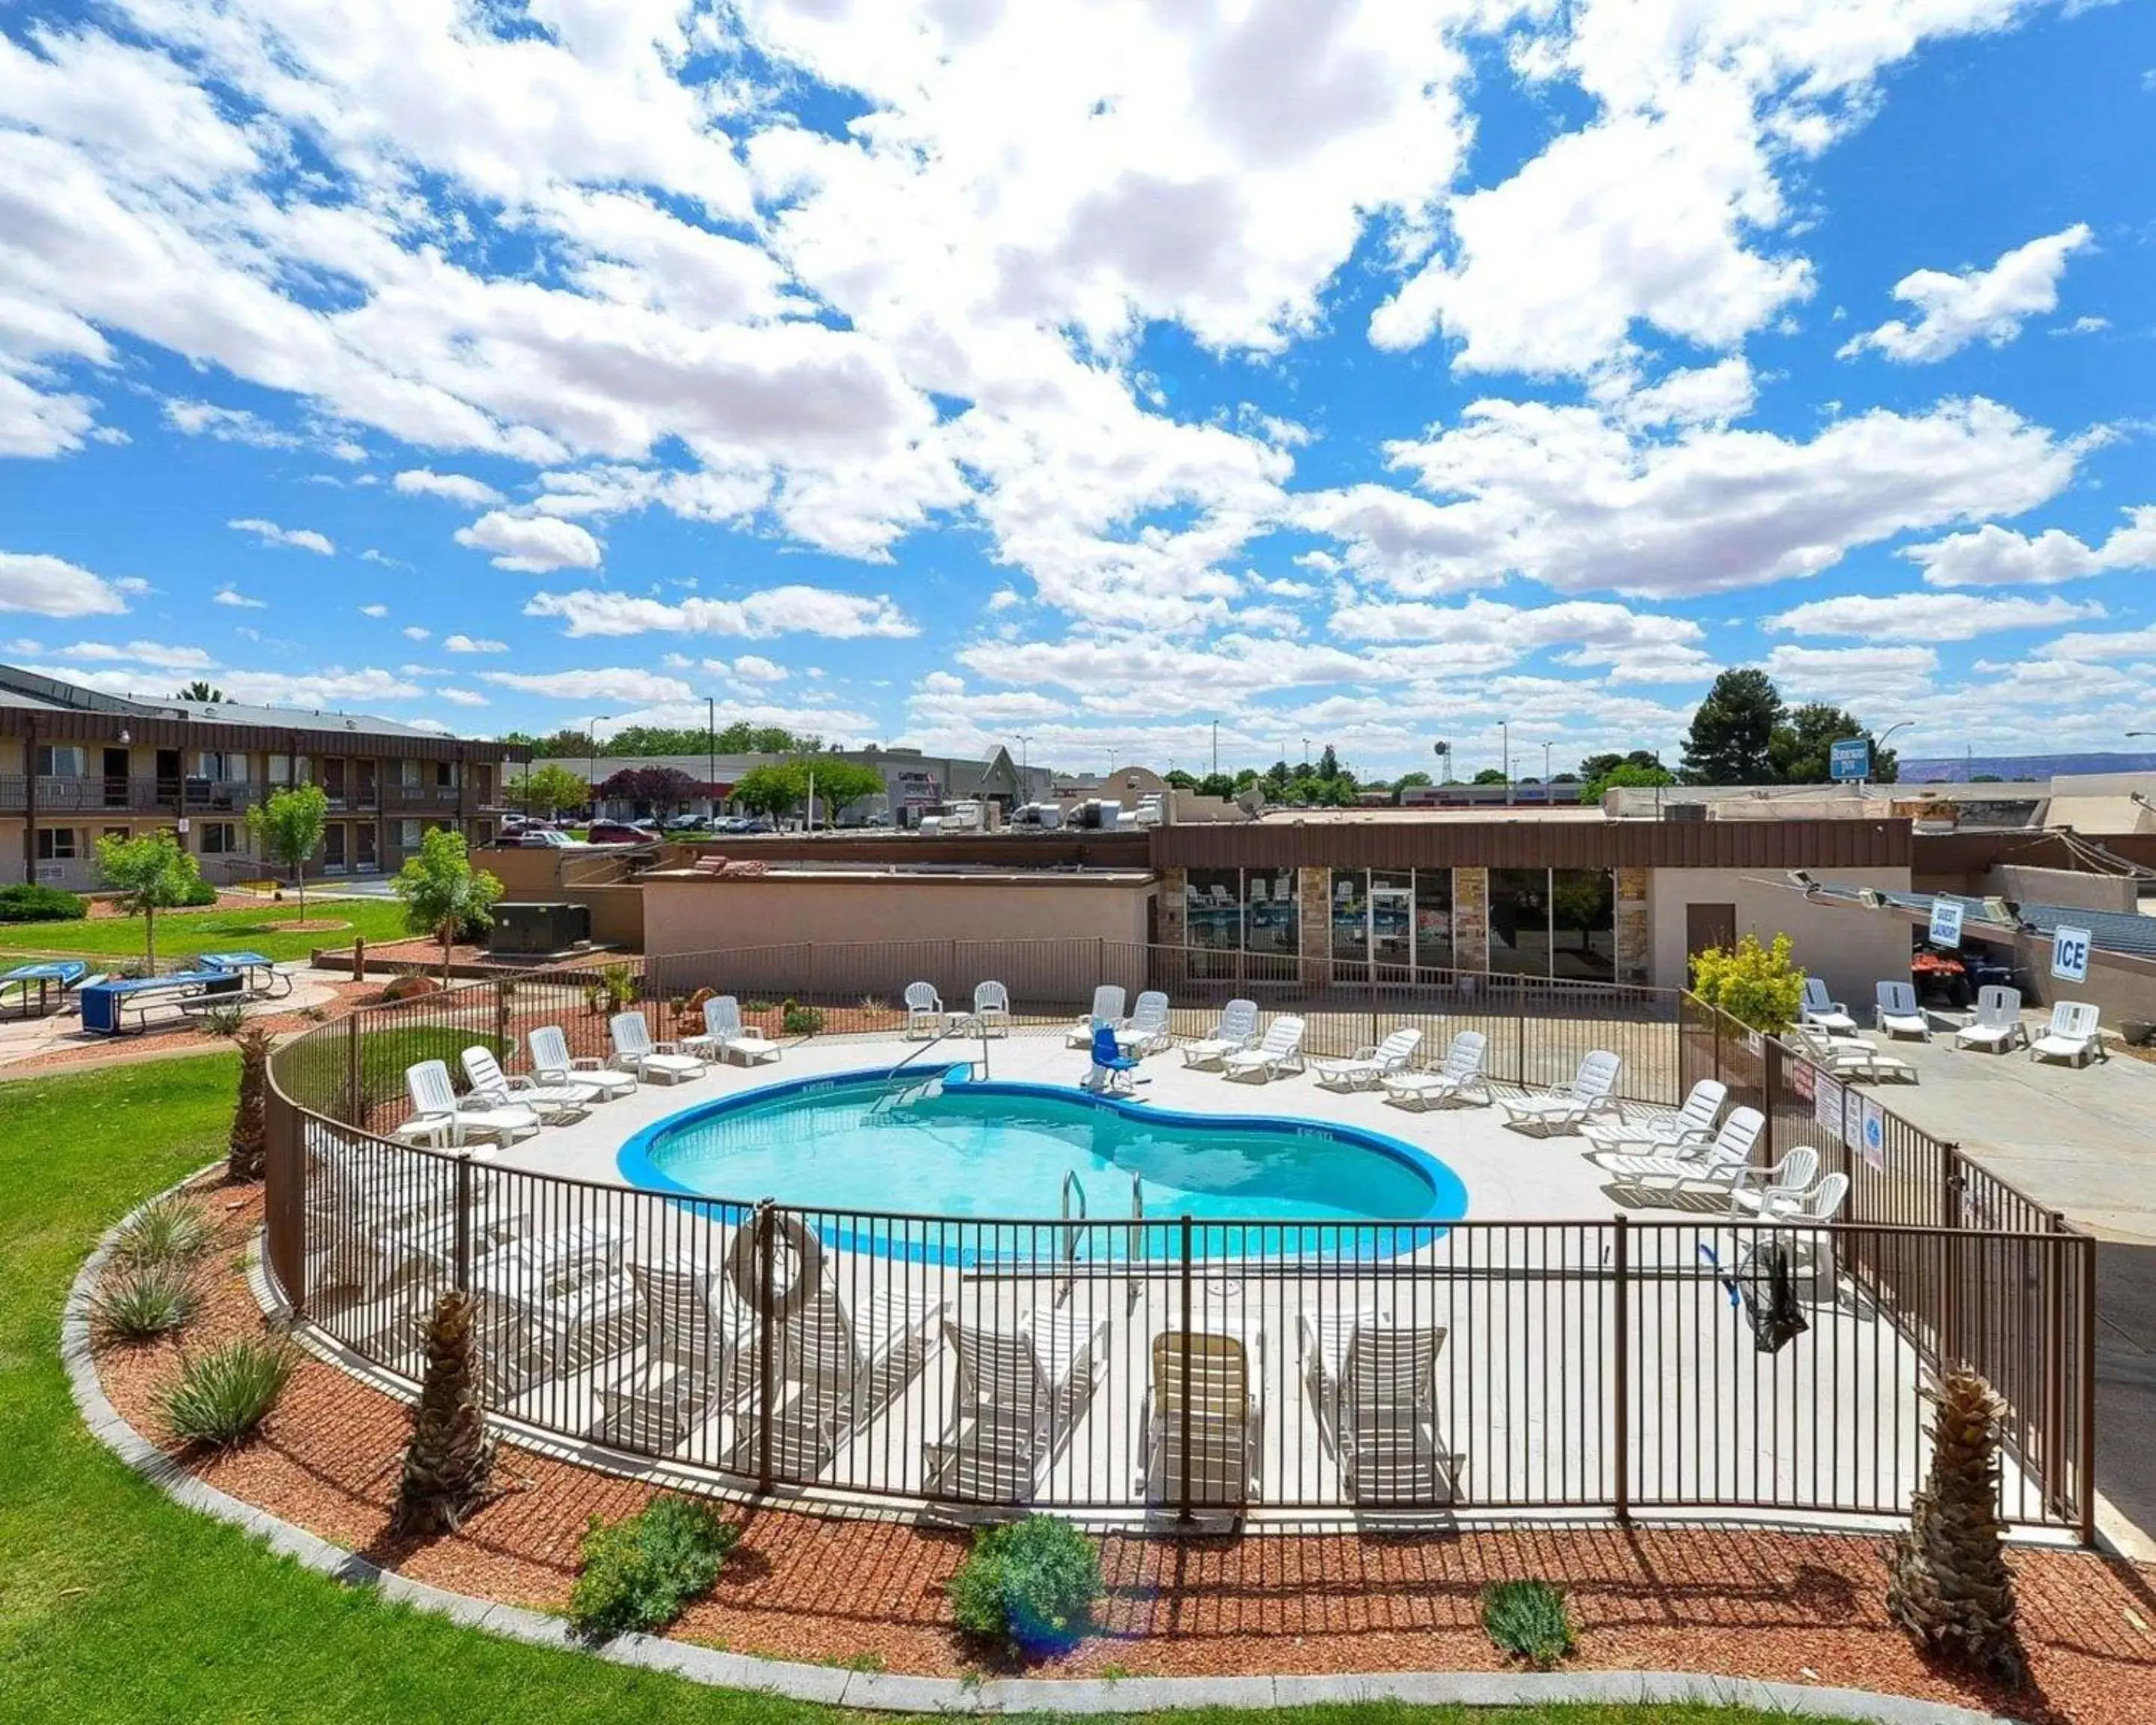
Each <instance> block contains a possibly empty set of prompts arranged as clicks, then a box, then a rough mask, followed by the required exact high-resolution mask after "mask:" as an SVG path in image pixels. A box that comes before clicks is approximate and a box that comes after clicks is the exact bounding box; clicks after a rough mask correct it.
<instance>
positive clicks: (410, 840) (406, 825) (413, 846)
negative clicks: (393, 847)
mask: <svg viewBox="0 0 2156 1725" xmlns="http://www.w3.org/2000/svg"><path fill="white" fill-rule="evenodd" d="M426 829H427V824H426V822H424V821H423V820H400V821H398V823H397V848H398V850H418V848H419V835H420V834H422V833H423V832H425V831H426Z"/></svg>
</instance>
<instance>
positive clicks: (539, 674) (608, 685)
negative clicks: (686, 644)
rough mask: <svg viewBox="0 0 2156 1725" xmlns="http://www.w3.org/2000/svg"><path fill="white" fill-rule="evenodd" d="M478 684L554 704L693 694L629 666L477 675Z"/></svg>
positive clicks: (671, 681)
mask: <svg viewBox="0 0 2156 1725" xmlns="http://www.w3.org/2000/svg"><path fill="white" fill-rule="evenodd" d="M480 680H481V681H483V682H488V683H496V684H499V685H500V686H501V687H503V688H505V689H516V690H518V691H521V692H522V693H524V694H526V695H544V696H551V697H552V699H554V700H556V701H687V700H690V698H692V697H693V696H694V695H695V694H696V691H694V690H693V689H691V688H690V686H689V685H687V684H686V683H685V682H683V681H682V680H680V678H679V677H662V676H660V675H657V674H656V673H654V672H652V671H647V670H636V669H634V667H631V666H627V665H616V666H613V667H610V668H608V669H605V670H565V671H481V672H480Z"/></svg>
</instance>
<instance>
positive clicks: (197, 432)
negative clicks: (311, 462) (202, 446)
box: [162, 396, 300, 449]
mask: <svg viewBox="0 0 2156 1725" xmlns="http://www.w3.org/2000/svg"><path fill="white" fill-rule="evenodd" d="M162 406H163V410H164V416H165V423H166V424H167V425H169V426H171V427H172V429H173V430H175V431H177V432H182V433H184V434H186V435H187V436H188V437H207V438H212V439H215V440H216V441H217V442H218V443H221V444H249V445H250V446H252V447H253V448H255V449H298V448H299V447H300V439H299V438H298V437H296V436H295V435H294V434H292V433H291V432H289V431H284V430H280V429H279V428H278V427H276V426H275V425H272V424H270V423H269V421H268V420H266V419H264V418H262V416H261V415H260V414H259V413H250V412H249V410H248V409H247V408H221V407H219V406H218V405H217V403H214V402H207V401H187V400H185V399H183V398H180V397H177V396H172V397H167V398H166V400H165V401H164V403H162Z"/></svg>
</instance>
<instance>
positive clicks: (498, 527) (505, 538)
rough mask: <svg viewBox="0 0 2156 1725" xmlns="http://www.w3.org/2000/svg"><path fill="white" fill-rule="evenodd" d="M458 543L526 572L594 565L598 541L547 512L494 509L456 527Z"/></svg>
mask: <svg viewBox="0 0 2156 1725" xmlns="http://www.w3.org/2000/svg"><path fill="white" fill-rule="evenodd" d="M454 538H455V539H456V542H457V543H458V544H459V545H465V546H470V547H471V548H472V549H473V550H474V551H486V552H494V553H495V557H494V567H495V568H497V569H514V570H516V571H518V572H520V573H523V574H527V575H544V574H547V573H549V572H552V571H553V570H556V569H596V568H597V567H598V566H599V557H600V552H599V542H598V540H596V539H594V538H593V537H592V536H591V535H590V534H589V533H588V532H586V531H584V530H583V528H582V527H580V526H577V524H576V523H575V522H574V521H557V520H555V519H553V518H552V516H517V515H508V514H506V513H504V512H503V511H500V510H498V509H497V510H494V511H490V512H489V513H487V514H485V515H483V516H480V518H479V519H478V520H477V521H474V522H473V523H472V524H471V526H469V527H459V528H458V529H457V531H456V532H455V534H454Z"/></svg>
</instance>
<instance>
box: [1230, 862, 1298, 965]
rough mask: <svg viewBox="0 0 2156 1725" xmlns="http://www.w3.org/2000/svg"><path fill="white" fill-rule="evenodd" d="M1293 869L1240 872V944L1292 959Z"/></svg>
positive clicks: (1294, 942)
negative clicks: (1241, 873)
mask: <svg viewBox="0 0 2156 1725" xmlns="http://www.w3.org/2000/svg"><path fill="white" fill-rule="evenodd" d="M1296 926H1297V924H1296V898H1295V870H1293V869H1246V870H1244V871H1243V945H1244V947H1245V949H1246V950H1248V951H1250V952H1264V953H1268V954H1273V955H1276V956H1279V957H1283V958H1292V957H1294V956H1295V954H1296V950H1297V949H1296Z"/></svg>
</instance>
